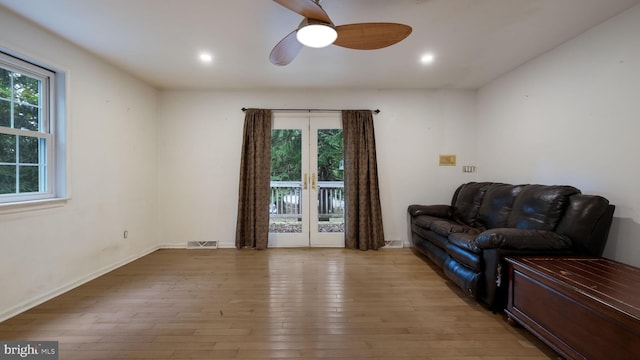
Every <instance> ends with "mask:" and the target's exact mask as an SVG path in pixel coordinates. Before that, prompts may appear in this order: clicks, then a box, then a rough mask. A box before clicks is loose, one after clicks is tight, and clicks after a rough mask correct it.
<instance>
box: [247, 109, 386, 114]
mask: <svg viewBox="0 0 640 360" xmlns="http://www.w3.org/2000/svg"><path fill="white" fill-rule="evenodd" d="M240 110H242V112H245V111H247V110H249V109H247V108H242V109H240ZM270 110H273V111H306V112H312V111H325V112H329V111H335V112H337V111H342V110H338V109H270ZM372 111H373V113H374V114H376V115H377V114H380V109H375V110H372Z"/></svg>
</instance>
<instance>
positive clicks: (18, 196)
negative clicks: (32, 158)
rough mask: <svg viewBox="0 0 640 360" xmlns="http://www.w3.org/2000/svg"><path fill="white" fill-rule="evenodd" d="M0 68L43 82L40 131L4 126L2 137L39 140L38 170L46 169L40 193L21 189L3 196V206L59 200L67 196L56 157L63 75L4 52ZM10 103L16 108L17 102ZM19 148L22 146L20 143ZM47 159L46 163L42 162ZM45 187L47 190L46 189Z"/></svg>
mask: <svg viewBox="0 0 640 360" xmlns="http://www.w3.org/2000/svg"><path fill="white" fill-rule="evenodd" d="M0 67H2V68H3V69H5V70H8V71H11V72H16V73H20V74H23V75H25V76H28V77H31V78H34V79H37V80H39V81H41V89H40V106H39V107H40V114H39V116H40V119H39V129H38V131H34V130H26V129H17V128H13V127H4V126H2V127H0V134H8V135H17V136H25V137H32V138H33V137H34V138H37V139H39V141H38V142H39V143H40V144H39V145H38V146H40V147H41V148H40V150H39V157H40V159H39V161H38V168H39V170H38V171H43V170H42V169H41V167H42V166H44V167H45V170H44V171H43V176H39V182H40V184H39V188H40V189H39V191H38V192H28V193H20V192H19V188H16V193H11V194H0V207H5V206H9V205H16V204H23V203H29V202H34V201H42V200H52V199H59V198H61V197H62V195H63V194H60V193H61V191H59V190H60V188H59V184H57V180H58V179H57V176H56V175H57V169H58V166H59V165H58V164H57V159H58V156H57V154H56V151H57V146H56V144H57V143H58V142H59V139H58V136H57V135H58V134H57V129H58V128H59V123H58V122H59V121H62V120H61V119H59V118H58V115H59V114H58V113H57V112H56V109H57V107H56V104H57V100H58V97H57V96H58V94H57V89H58V88H57V85H58V84H56V80H57V77H58V75H59V74H58V73H56V72H55V71H53V70H50V69H48V68H45V67H43V66H40V65H36V64H35V63H33V62H31V61H29V60H27V59H25V58H24V57H21V56H16V55H14V54H11V53H8V52H5V51H4V49H0ZM10 100H11V105H12V108H13V104H14V103H13V99H10ZM12 111H13V110H12ZM41 139H44V140H45V145H44V146H42V145H41ZM16 146H18V144H17V143H16ZM42 150H44V152H45V154H44V155H43V154H42ZM43 160H44V164H42V162H41V161H43ZM19 161H20V159H19V158H17V159H16V166H21V165H20V162H19ZM18 184H19V179H16V185H18ZM63 186H64V185H63ZM42 187H44V189H43V188H42ZM62 192H64V191H62Z"/></svg>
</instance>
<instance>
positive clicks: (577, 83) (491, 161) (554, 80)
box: [478, 6, 640, 266]
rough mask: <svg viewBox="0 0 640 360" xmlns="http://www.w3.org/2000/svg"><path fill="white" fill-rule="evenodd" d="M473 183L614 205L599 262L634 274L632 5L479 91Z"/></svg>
mask: <svg viewBox="0 0 640 360" xmlns="http://www.w3.org/2000/svg"><path fill="white" fill-rule="evenodd" d="M478 123H479V124H481V125H479V126H478V164H479V168H478V169H479V172H478V176H479V178H481V179H487V180H495V181H505V182H512V183H535V182H537V183H545V184H570V185H574V186H576V187H578V188H580V189H581V190H582V191H583V192H584V193H589V194H599V195H603V196H605V197H606V198H608V199H609V200H610V201H611V203H613V204H615V205H616V207H617V208H616V212H615V214H614V217H615V218H614V224H613V227H612V230H611V233H610V236H609V241H608V243H607V246H606V248H605V252H604V256H605V257H608V258H612V259H615V260H618V261H621V262H624V263H627V264H631V265H635V266H640V191H638V185H639V184H640V167H638V166H637V164H636V162H637V161H636V156H637V155H638V154H640V142H639V141H638V134H640V6H636V7H634V8H632V9H631V10H628V11H626V12H625V13H623V14H621V15H619V16H617V17H615V18H613V19H611V20H609V21H607V22H605V23H603V24H601V25H600V26H598V27H596V28H593V29H591V30H590V31H588V32H586V33H584V34H582V35H581V36H579V37H577V38H575V39H573V40H571V41H569V42H567V43H565V44H564V45H562V46H560V47H558V48H556V49H555V50H553V51H551V52H549V53H547V54H545V55H543V56H541V57H539V58H536V59H534V60H532V61H530V62H529V63H527V64H525V65H524V66H521V67H519V68H518V69H516V70H515V71H513V72H511V73H509V74H507V75H505V76H502V77H501V78H499V79H498V80H496V81H494V82H493V83H491V84H490V85H488V86H485V87H484V88H482V89H480V91H479V93H478Z"/></svg>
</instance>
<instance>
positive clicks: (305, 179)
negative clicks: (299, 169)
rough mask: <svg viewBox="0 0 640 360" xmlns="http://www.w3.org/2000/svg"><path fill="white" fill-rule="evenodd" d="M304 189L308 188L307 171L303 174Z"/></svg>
mask: <svg viewBox="0 0 640 360" xmlns="http://www.w3.org/2000/svg"><path fill="white" fill-rule="evenodd" d="M302 189H304V190H307V173H304V176H303V180H302Z"/></svg>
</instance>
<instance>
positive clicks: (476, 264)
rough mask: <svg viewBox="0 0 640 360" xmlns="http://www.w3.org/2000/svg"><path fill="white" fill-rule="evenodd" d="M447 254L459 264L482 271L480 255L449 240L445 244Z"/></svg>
mask: <svg viewBox="0 0 640 360" xmlns="http://www.w3.org/2000/svg"><path fill="white" fill-rule="evenodd" d="M446 250H447V254H448V255H449V256H450V257H451V258H453V259H455V260H456V261H457V262H459V263H460V264H462V265H464V266H466V267H468V268H469V269H472V270H473V271H477V272H481V271H482V255H481V254H479V253H476V252H473V251H469V250H468V249H465V248H461V247H459V246H456V245H454V244H453V243H451V242H449V243H448V244H447V249H446Z"/></svg>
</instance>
